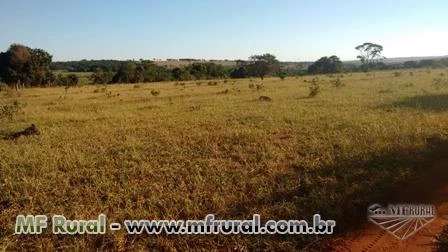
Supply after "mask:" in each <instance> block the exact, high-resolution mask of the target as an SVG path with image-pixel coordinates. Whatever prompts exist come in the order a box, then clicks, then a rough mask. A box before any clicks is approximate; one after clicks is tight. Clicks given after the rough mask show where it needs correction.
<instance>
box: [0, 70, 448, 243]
mask: <svg viewBox="0 0 448 252" xmlns="http://www.w3.org/2000/svg"><path fill="white" fill-rule="evenodd" d="M313 79H314V80H313ZM337 79H339V81H337ZM337 82H339V84H335V83H337ZM311 85H317V86H319V92H318V93H317V94H316V95H315V96H314V97H309V94H310V86H311ZM260 96H266V97H269V98H270V99H271V100H269V99H265V98H264V99H261V100H260V99H259V97H260ZM14 102H16V104H18V110H17V111H15V112H14V115H13V116H11V117H3V118H2V119H1V124H0V136H1V137H2V138H3V137H4V136H8V135H9V134H12V133H14V132H18V131H21V130H23V129H24V128H26V127H28V126H30V125H31V124H35V125H36V126H37V128H38V129H39V131H40V135H36V136H21V137H18V138H16V139H8V138H7V137H5V138H4V139H0V171H1V172H0V247H2V248H3V249H6V250H16V249H18V250H20V249H31V248H35V247H37V248H39V249H41V250H44V251H46V250H49V249H71V250H81V249H82V250H84V249H89V248H93V247H98V248H101V249H113V250H125V249H126V250H129V249H135V250H146V249H164V250H171V249H178V250H186V249H191V250H198V249H204V250H218V249H223V248H226V249H234V248H235V249H241V250H253V249H267V250H286V251H291V250H294V249H300V248H304V247H305V248H307V249H313V248H314V246H317V247H319V246H321V245H322V244H323V243H325V241H326V239H327V238H330V237H329V236H306V235H296V236H294V235H264V236H261V235H260V236H255V235H253V236H244V235H229V236H224V235H187V236H180V235H175V236H168V235H159V236H149V235H126V234H125V233H124V232H123V231H117V232H108V233H107V234H106V235H104V236H102V235H76V236H67V235H66V236H57V235H52V234H50V232H46V233H44V234H43V235H41V236H32V235H27V236H17V235H14V234H13V232H14V224H15V217H16V216H17V215H18V214H46V215H49V216H51V215H54V214H62V215H64V216H66V217H67V218H72V219H89V218H96V216H98V214H100V213H104V214H106V215H107V217H108V221H111V222H112V221H116V222H122V221H123V220H125V219H202V218H204V216H205V215H207V214H209V213H214V214H215V215H216V217H217V218H219V219H245V218H248V217H250V216H251V215H252V214H254V213H258V214H260V215H261V217H262V220H267V219H274V220H280V219H310V218H311V216H312V215H313V214H314V213H320V214H321V215H322V217H323V218H325V219H334V220H336V222H337V226H336V230H337V233H338V234H342V233H344V232H345V231H347V230H350V229H351V228H354V227H356V226H357V225H359V223H360V220H365V209H366V207H367V206H368V205H369V204H371V203H374V202H375V201H376V200H378V199H382V198H384V197H387V195H388V194H390V193H391V192H394V191H395V190H397V189H399V187H400V185H402V184H404V183H406V182H407V181H409V180H410V179H413V178H415V177H418V176H419V174H422V173H424V172H426V169H427V168H428V167H430V166H431V162H433V161H434V160H435V159H436V158H437V157H436V156H437V155H438V152H440V150H441V149H442V148H444V144H445V141H446V140H447V136H448V69H431V70H426V69H420V70H414V69H413V70H400V71H399V72H395V71H384V72H380V71H379V72H370V73H346V74H343V75H334V76H326V75H322V76H304V77H297V78H296V77H288V78H286V79H285V80H280V79H279V78H267V79H265V80H263V81H261V80H260V79H240V80H231V79H229V80H211V81H203V80H202V81H188V82H177V83H176V82H165V83H151V84H144V83H141V84H120V85H118V84H117V85H96V86H95V85H84V86H81V87H73V88H70V89H68V91H67V94H66V95H65V90H64V88H63V87H55V88H30V89H23V90H19V91H18V92H16V91H13V90H6V91H1V92H0V105H7V104H13V103H14ZM47 231H48V230H47Z"/></svg>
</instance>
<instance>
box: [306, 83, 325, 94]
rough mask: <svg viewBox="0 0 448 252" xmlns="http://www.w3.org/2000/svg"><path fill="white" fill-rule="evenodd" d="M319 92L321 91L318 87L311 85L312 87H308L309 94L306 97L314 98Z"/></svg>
mask: <svg viewBox="0 0 448 252" xmlns="http://www.w3.org/2000/svg"><path fill="white" fill-rule="evenodd" d="M320 91H322V89H321V88H320V86H319V85H312V86H310V94H309V95H308V96H309V97H315V96H316V95H318V94H319V93H320Z"/></svg>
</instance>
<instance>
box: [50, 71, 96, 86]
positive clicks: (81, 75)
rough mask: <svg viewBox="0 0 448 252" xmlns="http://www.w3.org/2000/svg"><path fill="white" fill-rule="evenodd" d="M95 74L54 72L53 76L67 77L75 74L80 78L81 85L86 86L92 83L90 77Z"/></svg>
mask: <svg viewBox="0 0 448 252" xmlns="http://www.w3.org/2000/svg"><path fill="white" fill-rule="evenodd" d="M92 73H93V72H67V71H53V74H55V75H58V74H61V75H62V76H67V75H69V74H75V75H76V76H78V78H79V82H78V83H79V84H81V85H84V84H89V83H91V81H90V79H89V78H90V76H91V75H92Z"/></svg>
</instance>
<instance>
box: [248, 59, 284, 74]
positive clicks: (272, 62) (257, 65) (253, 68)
mask: <svg viewBox="0 0 448 252" xmlns="http://www.w3.org/2000/svg"><path fill="white" fill-rule="evenodd" d="M249 62H250V63H249V65H248V70H249V73H250V74H251V75H253V76H257V77H260V78H261V79H263V78H264V77H265V76H266V75H267V74H269V73H272V72H277V71H278V70H279V69H280V64H279V61H278V60H277V59H276V57H275V56H274V55H272V54H270V53H265V54H262V55H253V56H250V57H249Z"/></svg>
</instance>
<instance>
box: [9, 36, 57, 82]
mask: <svg viewBox="0 0 448 252" xmlns="http://www.w3.org/2000/svg"><path fill="white" fill-rule="evenodd" d="M51 60H52V56H51V55H50V54H49V53H48V52H46V51H44V50H42V49H31V48H29V47H26V46H24V45H20V44H12V45H11V46H10V47H9V49H8V51H6V52H5V53H1V54H0V77H1V78H2V79H3V81H4V82H6V83H7V84H9V85H15V86H16V88H17V87H18V86H21V85H27V86H33V85H42V84H45V83H47V82H48V81H49V80H48V77H51V75H50V64H51Z"/></svg>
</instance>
